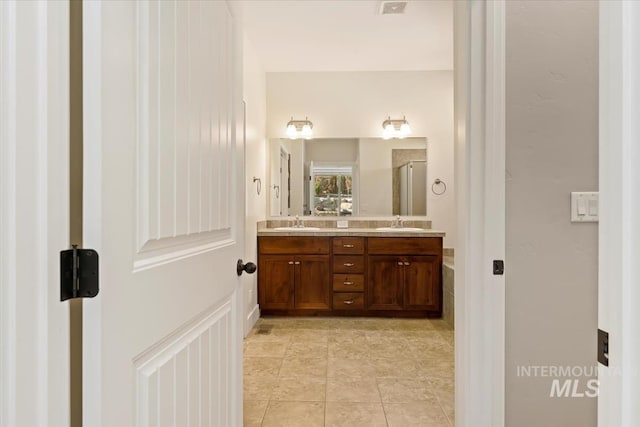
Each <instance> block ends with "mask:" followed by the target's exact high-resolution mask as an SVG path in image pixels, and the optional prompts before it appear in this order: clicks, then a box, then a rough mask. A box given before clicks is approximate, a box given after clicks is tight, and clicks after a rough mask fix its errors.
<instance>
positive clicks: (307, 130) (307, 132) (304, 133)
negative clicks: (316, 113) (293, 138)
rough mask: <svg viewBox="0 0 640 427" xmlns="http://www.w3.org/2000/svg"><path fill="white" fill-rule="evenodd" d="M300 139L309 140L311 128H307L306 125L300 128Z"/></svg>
mask: <svg viewBox="0 0 640 427" xmlns="http://www.w3.org/2000/svg"><path fill="white" fill-rule="evenodd" d="M301 133H302V137H303V138H306V139H309V138H311V133H312V132H311V126H309V125H308V124H306V125H304V126H302V132H301Z"/></svg>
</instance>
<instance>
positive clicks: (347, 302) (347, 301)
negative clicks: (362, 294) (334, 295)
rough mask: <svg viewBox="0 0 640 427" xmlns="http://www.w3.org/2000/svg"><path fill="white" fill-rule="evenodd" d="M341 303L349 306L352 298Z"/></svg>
mask: <svg viewBox="0 0 640 427" xmlns="http://www.w3.org/2000/svg"><path fill="white" fill-rule="evenodd" d="M343 302H344V303H345V304H347V305H351V304H353V298H350V299H346V300H344V301H343Z"/></svg>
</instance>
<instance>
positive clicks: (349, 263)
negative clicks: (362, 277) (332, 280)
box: [333, 255, 364, 273]
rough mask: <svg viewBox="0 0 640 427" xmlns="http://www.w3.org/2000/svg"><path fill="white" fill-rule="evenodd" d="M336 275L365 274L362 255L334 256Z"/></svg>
mask: <svg viewBox="0 0 640 427" xmlns="http://www.w3.org/2000/svg"><path fill="white" fill-rule="evenodd" d="M333 272H334V273H364V256H362V255H334V256H333Z"/></svg>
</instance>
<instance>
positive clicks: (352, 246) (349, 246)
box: [342, 245, 356, 248]
mask: <svg viewBox="0 0 640 427" xmlns="http://www.w3.org/2000/svg"><path fill="white" fill-rule="evenodd" d="M342 247H343V248H355V247H356V246H355V245H342Z"/></svg>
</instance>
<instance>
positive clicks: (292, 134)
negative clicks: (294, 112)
mask: <svg viewBox="0 0 640 427" xmlns="http://www.w3.org/2000/svg"><path fill="white" fill-rule="evenodd" d="M287 136H288V137H289V138H291V139H296V138H297V137H298V131H297V130H296V125H294V124H293V123H291V124H289V125H287Z"/></svg>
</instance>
